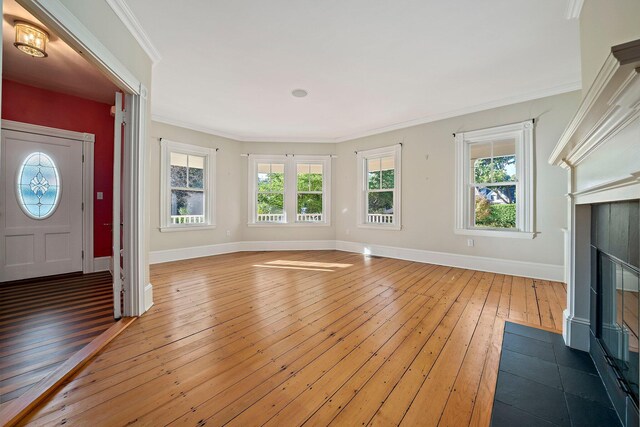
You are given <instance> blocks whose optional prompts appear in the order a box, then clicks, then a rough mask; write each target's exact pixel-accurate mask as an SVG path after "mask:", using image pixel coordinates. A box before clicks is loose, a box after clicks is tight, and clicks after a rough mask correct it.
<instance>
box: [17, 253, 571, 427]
mask: <svg viewBox="0 0 640 427" xmlns="http://www.w3.org/2000/svg"><path fill="white" fill-rule="evenodd" d="M152 283H153V284H154V294H155V296H154V300H155V305H154V306H153V307H152V308H151V310H150V311H149V312H148V313H147V314H145V315H144V316H143V317H141V318H140V319H139V320H137V321H136V322H134V323H133V324H132V325H131V326H130V327H129V328H128V329H127V330H126V331H124V332H123V333H122V335H120V336H119V337H117V338H116V339H115V340H114V341H113V342H112V343H111V344H109V346H107V347H106V349H105V350H104V351H103V352H102V353H101V354H100V355H98V356H97V357H96V358H95V359H94V360H93V361H91V362H89V363H88V364H87V365H86V366H85V368H83V369H82V370H81V371H80V372H79V373H78V374H76V375H75V376H74V377H73V378H71V379H70V380H69V381H67V382H66V384H64V385H63V387H62V388H61V389H60V390H59V391H58V392H57V393H56V394H55V395H53V396H52V397H51V398H50V399H48V400H47V401H46V402H45V403H44V404H43V405H41V406H40V407H39V408H37V409H36V410H35V411H34V412H33V413H32V414H30V416H29V417H28V418H26V419H25V420H24V424H30V425H109V426H117V425H126V424H136V425H168V424H172V425H195V426H203V425H205V424H206V425H212V426H214V425H222V424H230V425H239V426H240V425H242V426H246V425H265V424H266V425H301V424H305V425H328V424H331V425H356V424H357V425H395V424H402V425H437V424H440V425H455V426H461V425H469V424H471V425H482V426H486V425H488V423H489V420H490V411H491V407H492V403H493V391H494V388H495V382H496V377H497V370H498V361H499V356H500V349H501V340H502V331H503V328H504V319H514V320H515V321H520V322H526V323H529V324H534V325H538V326H541V327H546V328H551V329H559V328H560V327H561V320H562V309H563V308H564V301H565V300H566V297H565V292H566V291H565V289H564V287H563V285H562V284H560V283H551V282H546V281H538V280H531V279H525V278H519V277H512V276H505V275H499V274H492V273H482V272H476V271H470V270H463V269H458V268H451V267H442V266H436V265H428V264H420V263H413V262H409V261H401V260H394V259H387V258H377V257H364V256H362V255H356V254H350V253H343V252H336V251H315V252H271V253H268V252H257V253H256V252H254V253H235V254H229V255H221V256H215V257H209V258H201V259H197V260H189V261H180V262H175V263H167V264H161V265H156V266H153V267H152Z"/></svg>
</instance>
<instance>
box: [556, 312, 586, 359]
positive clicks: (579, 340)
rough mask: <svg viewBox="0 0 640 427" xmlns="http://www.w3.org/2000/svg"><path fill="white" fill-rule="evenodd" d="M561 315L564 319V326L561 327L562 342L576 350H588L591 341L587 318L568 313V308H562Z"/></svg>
mask: <svg viewBox="0 0 640 427" xmlns="http://www.w3.org/2000/svg"><path fill="white" fill-rule="evenodd" d="M562 317H563V320H564V327H563V328H562V337H563V338H564V343H565V344H566V345H568V346H569V347H571V348H575V349H577V350H582V351H589V347H590V342H591V338H590V334H591V331H590V327H591V326H590V325H591V324H590V322H589V319H583V318H581V317H575V316H573V315H572V314H571V313H569V309H566V310H564V312H563V313H562Z"/></svg>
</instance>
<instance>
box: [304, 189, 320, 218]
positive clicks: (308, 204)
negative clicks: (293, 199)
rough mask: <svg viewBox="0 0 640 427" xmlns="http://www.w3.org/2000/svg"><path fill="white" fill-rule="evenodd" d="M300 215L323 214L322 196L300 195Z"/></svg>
mask: <svg viewBox="0 0 640 427" xmlns="http://www.w3.org/2000/svg"><path fill="white" fill-rule="evenodd" d="M298 213H299V214H319V213H322V194H298Z"/></svg>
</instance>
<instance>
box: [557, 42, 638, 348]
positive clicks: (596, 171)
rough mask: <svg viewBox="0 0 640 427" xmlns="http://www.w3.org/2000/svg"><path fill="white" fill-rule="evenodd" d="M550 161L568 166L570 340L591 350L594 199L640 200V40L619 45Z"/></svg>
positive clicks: (567, 313) (567, 338)
mask: <svg viewBox="0 0 640 427" xmlns="http://www.w3.org/2000/svg"><path fill="white" fill-rule="evenodd" d="M549 163H550V164H552V165H557V166H560V167H562V168H564V169H566V170H567V184H568V185H567V208H568V209H567V214H568V215H567V229H566V234H565V236H566V239H565V258H566V259H565V281H566V282H567V309H566V310H565V312H564V328H563V336H564V339H565V342H566V344H567V345H569V346H571V347H573V348H577V349H580V350H589V335H590V329H589V328H590V321H589V317H590V281H591V277H590V274H591V273H590V267H589V266H590V223H591V215H590V213H591V211H590V207H589V204H592V203H601V202H611V201H619V200H632V199H640V40H635V41H632V42H629V43H625V44H622V45H618V46H614V47H613V48H612V49H611V54H610V55H609V57H608V58H607V60H606V61H605V63H604V65H603V66H602V68H601V70H600V73H599V74H598V76H597V77H596V79H595V80H594V82H593V85H592V86H591V87H590V88H589V89H588V91H587V92H586V94H585V96H584V99H583V101H582V103H581V104H580V107H579V108H578V111H577V112H576V114H575V116H574V117H573V119H572V120H571V122H570V123H569V125H568V126H567V128H566V130H565V131H564V133H563V134H562V136H561V137H560V140H559V141H558V143H557V145H556V147H555V148H554V150H553V152H552V153H551V156H550V157H549Z"/></svg>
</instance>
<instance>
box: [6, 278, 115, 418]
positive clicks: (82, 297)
mask: <svg viewBox="0 0 640 427" xmlns="http://www.w3.org/2000/svg"><path fill="white" fill-rule="evenodd" d="M111 289H112V286H111V275H110V274H109V273H108V272H106V273H94V274H85V275H83V274H66V275H60V276H52V277H44V278H38V279H28V280H21V281H15V282H5V283H0V409H2V408H3V407H5V406H6V405H7V404H8V403H9V402H10V401H12V400H13V399H15V398H17V397H19V396H21V395H22V394H24V393H25V392H26V391H27V390H28V389H29V388H31V387H32V386H33V384H35V383H37V382H38V381H40V380H41V379H42V378H44V377H46V376H47V375H48V374H49V373H51V372H52V371H54V370H55V369H56V368H57V367H58V366H60V365H61V364H62V363H64V362H65V361H66V360H67V359H69V358H70V357H71V356H72V355H73V354H74V353H75V352H77V351H78V350H80V349H81V348H82V347H84V346H85V345H87V344H88V343H89V342H90V341H91V340H92V339H94V338H95V337H97V336H98V335H100V334H101V333H102V332H104V331H106V330H107V329H108V328H109V327H110V326H111V325H112V324H114V323H115V320H114V319H113V302H112V299H113V296H112V295H113V292H112V290H111Z"/></svg>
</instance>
